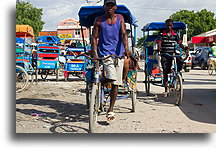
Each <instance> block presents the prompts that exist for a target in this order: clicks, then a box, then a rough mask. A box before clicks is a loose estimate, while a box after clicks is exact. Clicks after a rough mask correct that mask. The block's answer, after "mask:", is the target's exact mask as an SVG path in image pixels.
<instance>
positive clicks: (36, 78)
mask: <svg viewBox="0 0 216 148" xmlns="http://www.w3.org/2000/svg"><path fill="white" fill-rule="evenodd" d="M35 81H36V82H37V81H38V69H37V68H36V69H35Z"/></svg>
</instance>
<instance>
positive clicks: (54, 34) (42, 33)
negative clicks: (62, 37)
mask: <svg viewBox="0 0 216 148" xmlns="http://www.w3.org/2000/svg"><path fill="white" fill-rule="evenodd" d="M48 35H50V36H58V35H57V31H41V32H38V36H48Z"/></svg>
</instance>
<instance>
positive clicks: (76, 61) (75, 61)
mask: <svg viewBox="0 0 216 148" xmlns="http://www.w3.org/2000/svg"><path fill="white" fill-rule="evenodd" d="M67 63H85V62H84V61H79V60H73V61H67Z"/></svg>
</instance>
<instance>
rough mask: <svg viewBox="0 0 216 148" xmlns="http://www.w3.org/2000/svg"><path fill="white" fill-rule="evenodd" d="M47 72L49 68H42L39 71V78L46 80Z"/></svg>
mask: <svg viewBox="0 0 216 148" xmlns="http://www.w3.org/2000/svg"><path fill="white" fill-rule="evenodd" d="M48 74H49V70H47V69H43V70H42V71H41V78H42V79H43V80H46V78H47V76H48Z"/></svg>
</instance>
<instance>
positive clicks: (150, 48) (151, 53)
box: [147, 46, 154, 55]
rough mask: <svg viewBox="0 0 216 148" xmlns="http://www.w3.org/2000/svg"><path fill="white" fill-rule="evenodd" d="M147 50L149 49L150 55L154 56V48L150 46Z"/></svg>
mask: <svg viewBox="0 0 216 148" xmlns="http://www.w3.org/2000/svg"><path fill="white" fill-rule="evenodd" d="M147 49H148V55H153V52H154V50H153V46H148V47H147Z"/></svg>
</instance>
